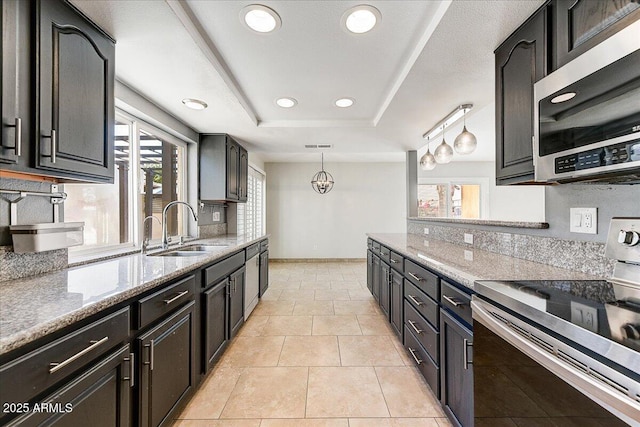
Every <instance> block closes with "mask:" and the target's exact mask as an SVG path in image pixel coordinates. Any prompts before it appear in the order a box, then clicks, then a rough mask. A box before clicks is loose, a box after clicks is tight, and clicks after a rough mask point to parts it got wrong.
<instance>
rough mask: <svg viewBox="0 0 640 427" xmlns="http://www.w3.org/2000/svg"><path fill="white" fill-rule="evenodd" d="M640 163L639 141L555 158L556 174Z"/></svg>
mask: <svg viewBox="0 0 640 427" xmlns="http://www.w3.org/2000/svg"><path fill="white" fill-rule="evenodd" d="M634 161H640V139H637V140H634V141H630V142H621V143H619V144H613V145H609V146H607V147H601V148H595V149H591V150H585V151H581V152H579V153H574V154H570V155H568V156H562V157H557V158H556V159H555V171H556V174H561V173H567V172H575V171H579V170H584V169H592V168H598V167H601V166H609V165H615V164H618V163H627V162H634Z"/></svg>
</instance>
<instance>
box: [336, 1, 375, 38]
mask: <svg viewBox="0 0 640 427" xmlns="http://www.w3.org/2000/svg"><path fill="white" fill-rule="evenodd" d="M380 20H382V15H381V14H380V11H379V10H378V9H376V8H375V7H373V6H369V5H368V4H361V5H360V6H356V7H352V8H351V9H349V10H347V11H346V12H345V13H344V15H342V21H341V23H342V26H343V27H344V28H346V29H347V30H348V31H350V32H352V33H354V34H362V33H366V32H368V31H371V30H372V29H373V27H375V26H376V24H377V23H378V22H380Z"/></svg>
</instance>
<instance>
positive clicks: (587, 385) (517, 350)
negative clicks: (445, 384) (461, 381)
mask: <svg viewBox="0 0 640 427" xmlns="http://www.w3.org/2000/svg"><path fill="white" fill-rule="evenodd" d="M471 306H472V312H473V319H474V322H473V333H474V350H473V353H474V360H473V381H474V421H475V426H476V427H478V426H495V425H504V426H507V425H509V426H519V425H530V424H531V425H533V424H535V425H550V426H584V425H594V426H618V425H620V426H624V425H626V423H628V424H630V425H635V426H637V425H639V420H640V396H639V395H638V394H637V393H638V389H637V388H636V387H637V383H636V382H635V381H633V380H630V379H629V378H628V377H626V376H625V375H623V374H622V373H620V372H618V371H616V370H614V369H612V368H611V367H609V366H607V365H605V364H603V363H600V362H599V361H597V360H594V359H592V358H590V357H588V356H586V355H585V354H584V353H581V352H579V351H578V350H576V349H575V348H573V347H572V346H570V345H568V344H567V343H565V342H562V341H559V340H557V339H556V338H554V337H552V336H550V335H548V334H546V333H544V332H542V331H541V330H540V329H537V328H535V327H533V326H532V325H531V324H529V323H527V322H525V321H523V320H521V319H520V318H518V317H515V316H513V315H512V314H510V313H507V312H506V311H504V310H502V309H500V308H498V307H496V306H494V305H493V304H491V303H488V302H487V301H485V300H482V299H480V298H478V297H476V296H474V299H473V301H472V302H471ZM629 382H631V387H629V386H628V384H629ZM631 396H633V398H632V397H631ZM614 414H615V415H614ZM532 423H533V424H532Z"/></svg>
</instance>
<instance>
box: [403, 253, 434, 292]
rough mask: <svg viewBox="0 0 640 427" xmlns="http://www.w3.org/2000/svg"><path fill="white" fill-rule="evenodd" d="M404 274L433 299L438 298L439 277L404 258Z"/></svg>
mask: <svg viewBox="0 0 640 427" xmlns="http://www.w3.org/2000/svg"><path fill="white" fill-rule="evenodd" d="M404 274H405V277H406V278H407V279H409V280H410V281H411V282H412V283H413V284H414V285H416V286H417V287H418V288H419V289H420V290H422V291H423V292H424V293H425V294H427V295H429V296H430V297H431V298H433V299H434V300H436V301H437V300H438V298H440V279H439V278H438V276H436V275H435V274H433V273H431V272H430V271H429V270H427V269H426V268H424V267H422V266H420V265H418V264H416V263H415V262H413V261H409V260H405V262H404Z"/></svg>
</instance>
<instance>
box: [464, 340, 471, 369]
mask: <svg viewBox="0 0 640 427" xmlns="http://www.w3.org/2000/svg"><path fill="white" fill-rule="evenodd" d="M462 347H463V348H462V356H463V364H464V369H469V365H471V364H473V362H472V361H470V360H469V347H473V343H472V342H469V340H468V339H466V338H465V339H464V340H463V344H462Z"/></svg>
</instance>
